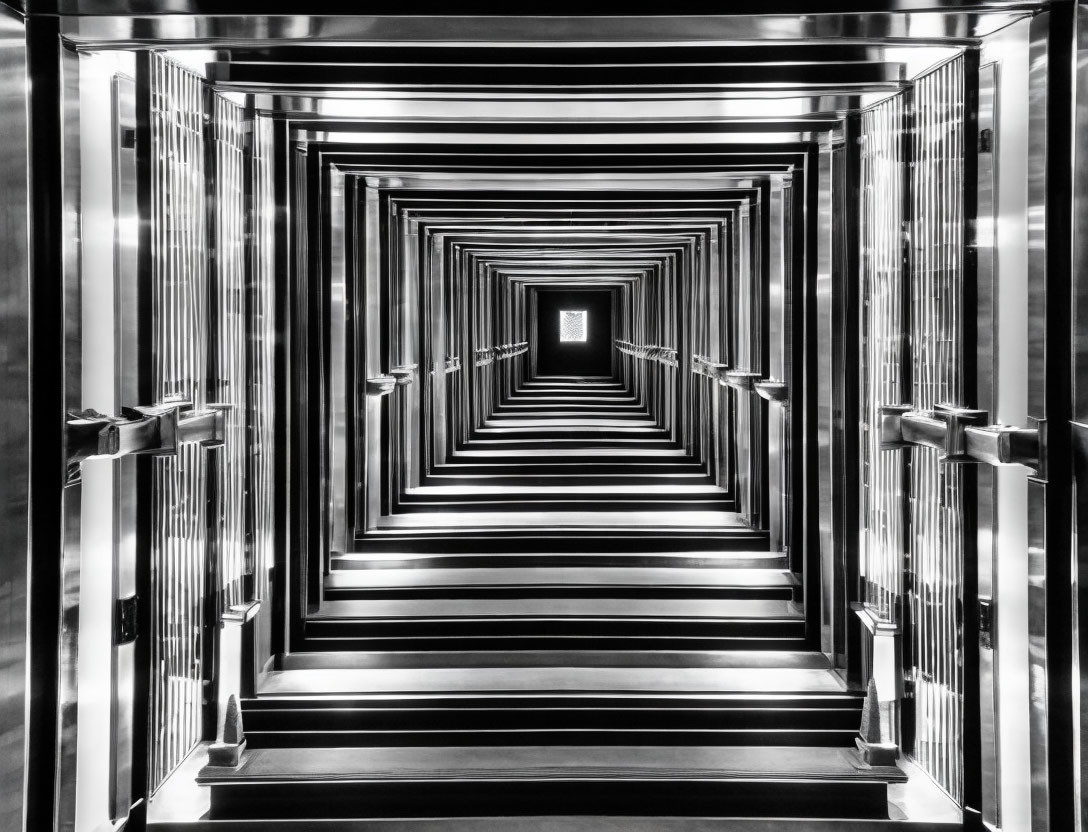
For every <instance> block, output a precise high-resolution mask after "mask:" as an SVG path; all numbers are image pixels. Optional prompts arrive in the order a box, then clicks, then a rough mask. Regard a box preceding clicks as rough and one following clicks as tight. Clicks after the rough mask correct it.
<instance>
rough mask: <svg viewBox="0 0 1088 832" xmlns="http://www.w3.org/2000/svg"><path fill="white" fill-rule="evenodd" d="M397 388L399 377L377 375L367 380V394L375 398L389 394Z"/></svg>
mask: <svg viewBox="0 0 1088 832" xmlns="http://www.w3.org/2000/svg"><path fill="white" fill-rule="evenodd" d="M396 388H397V379H396V378H395V377H394V376H376V377H375V378H368V379H367V380H366V394H367V395H368V396H371V397H373V398H381V397H382V396H388V395H389V394H390V393H392V392H393V391H394V390H395V389H396Z"/></svg>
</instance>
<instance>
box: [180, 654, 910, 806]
mask: <svg viewBox="0 0 1088 832" xmlns="http://www.w3.org/2000/svg"><path fill="white" fill-rule="evenodd" d="M496 658H498V660H496ZM861 704H862V697H861V694H860V693H859V692H857V691H853V690H850V689H849V688H848V686H846V685H845V684H844V683H843V682H842V681H841V679H839V677H838V676H837V675H836V674H835V673H834V672H833V671H832V670H831V668H830V666H829V664H828V662H827V659H826V658H825V657H824V656H823V655H822V654H819V653H811V652H790V651H775V652H763V653H750V652H747V653H745V652H729V651H715V652H703V653H685V652H683V651H667V650H666V651H646V652H642V653H638V654H626V655H623V656H616V655H615V654H611V653H608V652H604V651H593V650H587V651H571V652H562V651H558V652H538V651H523V652H511V653H504V654H501V655H500V656H499V657H496V656H495V654H488V653H486V652H466V653H457V654H454V653H446V654H437V653H427V652H415V653H388V652H369V653H367V652H344V653H335V654H330V653H325V654H320V653H312V654H306V653H303V654H292V655H290V656H285V657H284V658H283V661H282V669H280V670H276V671H272V672H271V673H269V674H267V675H266V677H265V678H264V680H263V682H262V684H261V687H260V690H259V691H258V695H257V696H256V697H255V698H252V699H248V700H245V701H244V702H243V716H244V723H245V726H246V736H247V742H248V747H247V750H246V751H245V753H244V755H243V760H242V764H241V765H240V766H239V767H237V768H219V767H214V766H208V767H205V768H204V769H203V771H202V772H201V773H200V776H199V778H198V782H199V783H200V784H202V785H203V786H206V787H208V788H210V790H211V816H212V817H213V818H231V817H248V818H254V817H261V816H262V815H261V814H260V813H261V812H264V813H266V814H265V815H263V816H266V817H270V818H283V817H303V816H305V815H303V814H299V813H302V812H306V811H312V810H313V807H314V806H320V807H321V816H322V817H326V818H332V817H405V818H411V817H426V816H430V817H433V816H434V815H435V814H439V815H449V816H462V815H470V814H479V813H480V808H481V807H480V800H481V799H482V796H483V795H485V794H486V795H487V798H486V799H487V813H488V814H507V815H529V814H564V815H566V814H584V815H595V814H598V815H599V814H616V813H623V814H635V815H639V814H663V815H729V816H735V815H746V816H751V817H769V816H770V817H837V818H844V817H866V818H886V817H887V807H888V795H887V784H888V783H889V782H896V781H901V780H902V779H904V778H903V775H902V774H901V773H900V772H898V770H885V769H880V770H874V769H867V768H865V767H864V766H862V765H860V764H859V762H858V760H857V758H856V756H855V755H854V754H853V752H852V751H851V748H852V745H853V738H854V736H856V733H857V727H858V725H859V723H860V711H861ZM492 796H494V800H492ZM678 801H679V802H678ZM843 804H848V806H846V807H845V808H844V805H843ZM258 807H259V808H258ZM307 807H308V808H307ZM255 812H256V814H255Z"/></svg>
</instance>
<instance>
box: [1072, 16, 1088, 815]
mask: <svg viewBox="0 0 1088 832" xmlns="http://www.w3.org/2000/svg"><path fill="white" fill-rule="evenodd" d="M1076 39H1077V40H1076V44H1077V46H1076V50H1077V51H1076V52H1075V55H1076V58H1077V64H1076V76H1075V82H1074V83H1075V88H1074V89H1075V94H1076V102H1075V103H1076V109H1075V110H1074V115H1075V121H1074V134H1073V136H1074V138H1073V146H1074V147H1076V148H1077V154H1076V159H1075V167H1074V179H1073V211H1074V213H1073V229H1074V235H1075V236H1074V245H1073V270H1072V273H1073V274H1074V275H1083V274H1085V270H1086V269H1088V157H1086V156H1085V154H1084V153H1083V148H1084V147H1085V146H1086V143H1088V6H1086V5H1085V3H1083V2H1078V3H1077V7H1076ZM1072 334H1073V414H1072V415H1073V419H1074V420H1076V421H1074V422H1073V424H1072V431H1073V445H1074V475H1075V477H1076V480H1075V495H1076V502H1075V504H1074V506H1075V508H1074V510H1075V512H1076V513H1075V515H1074V529H1073V545H1074V549H1073V556H1074V560H1073V569H1074V572H1073V576H1074V584H1073V593H1074V595H1073V603H1074V616H1075V617H1074V619H1073V628H1074V629H1073V651H1074V652H1073V662H1074V664H1073V673H1072V678H1073V680H1074V685H1075V686H1076V687H1075V688H1074V691H1073V694H1074V696H1073V701H1074V705H1075V707H1076V712H1075V713H1074V717H1073V718H1074V729H1075V731H1076V732H1077V734H1076V737H1075V739H1074V749H1075V751H1076V753H1077V756H1078V759H1076V760H1075V765H1076V770H1075V772H1074V776H1075V784H1076V794H1075V795H1074V798H1075V800H1076V805H1075V807H1074V809H1075V817H1076V819H1077V822H1078V825H1079V826H1081V827H1082V828H1083V826H1084V824H1085V823H1088V424H1086V423H1088V282H1086V281H1085V280H1083V279H1079V280H1077V279H1075V280H1074V283H1073V326H1072Z"/></svg>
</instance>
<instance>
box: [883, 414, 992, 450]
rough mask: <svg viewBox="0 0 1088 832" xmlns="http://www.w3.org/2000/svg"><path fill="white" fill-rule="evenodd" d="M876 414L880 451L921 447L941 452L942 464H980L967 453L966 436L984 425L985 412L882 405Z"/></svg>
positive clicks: (986, 417) (986, 415) (986, 416)
mask: <svg viewBox="0 0 1088 832" xmlns="http://www.w3.org/2000/svg"><path fill="white" fill-rule="evenodd" d="M879 412H880V447H881V449H882V450H896V449H899V448H908V447H913V446H921V447H925V448H936V449H937V450H939V451H943V452H944V454H943V456H942V457H941V459H940V461H941V462H958V463H973V462H982V461H983V460H980V459H975V458H973V457H972V456H970V455H969V454H968V453H967V448H966V432H967V429H968V428H970V427H982V426H985V425H986V423H987V422H988V421H989V414H988V413H987V412H986V411H985V410H971V409H970V408H966V407H953V406H952V405H942V404H939V405H937V407H936V408H934V409H933V410H911V409H910V407H909V406H907V405H884V406H882V407H881V408H880V411H879Z"/></svg>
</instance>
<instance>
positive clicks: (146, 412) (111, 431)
mask: <svg viewBox="0 0 1088 832" xmlns="http://www.w3.org/2000/svg"><path fill="white" fill-rule="evenodd" d="M189 407H190V405H189V403H188V402H170V403H167V404H162V405H155V406H150V407H148V406H138V407H131V408H130V407H126V408H122V409H121V414H122V415H121V416H107V415H106V414H104V413H99V412H97V411H95V410H84V411H80V412H72V413H70V414H69V417H68V422H67V431H68V481H69V482H75V481H77V480H78V479H79V465H80V463H81V462H83V461H84V460H85V459H90V458H92V457H113V458H118V457H123V456H131V455H136V454H154V455H156V456H163V455H173V454H176V453H177V452H178V448H179V447H180V446H181V445H186V444H191V443H193V442H200V443H202V444H204V445H219V444H222V442H223V439H224V437H225V435H226V411H227V410H228V409H229V406H227V405H211V406H209V408H208V409H207V410H190V409H188V408H189Z"/></svg>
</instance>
